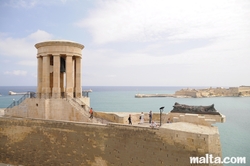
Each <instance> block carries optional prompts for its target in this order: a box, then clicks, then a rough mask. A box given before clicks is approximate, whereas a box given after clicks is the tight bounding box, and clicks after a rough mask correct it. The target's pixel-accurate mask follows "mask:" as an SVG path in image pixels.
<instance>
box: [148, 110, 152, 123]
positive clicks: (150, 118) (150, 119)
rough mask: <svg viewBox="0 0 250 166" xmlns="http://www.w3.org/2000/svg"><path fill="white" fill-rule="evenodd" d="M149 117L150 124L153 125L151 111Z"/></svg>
mask: <svg viewBox="0 0 250 166" xmlns="http://www.w3.org/2000/svg"><path fill="white" fill-rule="evenodd" d="M148 116H149V124H151V122H152V111H151V110H150V111H149V114H148Z"/></svg>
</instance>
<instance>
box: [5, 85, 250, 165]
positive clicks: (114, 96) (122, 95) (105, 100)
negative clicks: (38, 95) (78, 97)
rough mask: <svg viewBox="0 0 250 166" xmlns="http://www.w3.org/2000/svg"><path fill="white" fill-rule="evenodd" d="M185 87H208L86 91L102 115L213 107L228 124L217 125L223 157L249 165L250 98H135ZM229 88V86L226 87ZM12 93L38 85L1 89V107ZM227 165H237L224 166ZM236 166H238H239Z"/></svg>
mask: <svg viewBox="0 0 250 166" xmlns="http://www.w3.org/2000/svg"><path fill="white" fill-rule="evenodd" d="M182 88H195V89H201V88H209V87H184V86H183V87H167V86H166V87H164V86H161V87H159V86H83V87H82V89H83V90H89V89H91V90H92V92H90V93H89V97H90V105H91V107H92V108H93V110H94V111H102V112H138V113H139V112H149V111H150V110H152V111H153V113H154V112H155V113H159V108H160V107H164V110H163V113H168V112H170V111H171V110H172V109H173V105H174V103H175V102H178V103H180V104H187V105H196V106H200V105H202V106H208V105H211V104H214V106H215V109H216V110H217V111H218V112H220V113H221V114H223V115H225V116H226V122H225V123H216V124H215V125H214V126H217V127H218V128H219V133H220V141H221V146H222V156H223V157H246V161H247V163H246V165H250V97H211V98H173V97H154V98H135V94H137V93H140V94H174V92H175V91H177V90H180V89H182ZM225 88H227V87H225ZM9 91H13V92H27V91H33V92H36V86H0V94H1V96H0V108H6V107H8V106H9V105H10V104H11V103H12V102H13V101H14V100H15V101H17V100H18V99H20V98H21V97H22V95H8V92H9ZM225 165H227V166H231V165H235V164H225ZM236 165H237V164H236Z"/></svg>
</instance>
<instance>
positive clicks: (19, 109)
mask: <svg viewBox="0 0 250 166" xmlns="http://www.w3.org/2000/svg"><path fill="white" fill-rule="evenodd" d="M84 113H85V114H84ZM5 115H9V116H14V117H29V118H41V119H54V120H66V121H80V122H89V121H91V120H90V119H89V118H88V117H89V114H88V113H87V112H80V111H78V110H77V109H76V108H74V107H73V106H72V105H71V104H70V103H69V102H67V101H66V99H38V98H27V99H25V100H24V101H23V102H22V103H21V104H20V105H18V106H15V107H13V108H11V109H7V110H6V111H5Z"/></svg>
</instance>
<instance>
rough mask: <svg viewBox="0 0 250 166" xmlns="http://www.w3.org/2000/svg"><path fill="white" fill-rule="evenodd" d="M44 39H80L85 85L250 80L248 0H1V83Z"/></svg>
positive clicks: (22, 73) (22, 82) (31, 67)
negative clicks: (82, 46)
mask: <svg viewBox="0 0 250 166" xmlns="http://www.w3.org/2000/svg"><path fill="white" fill-rule="evenodd" d="M47 40H71V41H74V42H77V43H80V44H83V45H84V46H85V48H84V49H83V50H82V85H83V86H209V87H210V86H241V85H250V1H249V0H174V1H173V0H43V1H40V0H0V86H36V85H37V59H36V54H37V50H36V48H35V47H34V45H35V44H36V43H38V42H43V41H47Z"/></svg>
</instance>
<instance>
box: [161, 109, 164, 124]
mask: <svg viewBox="0 0 250 166" xmlns="http://www.w3.org/2000/svg"><path fill="white" fill-rule="evenodd" d="M163 109H164V107H161V108H160V126H161V114H162V112H163Z"/></svg>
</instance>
